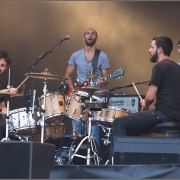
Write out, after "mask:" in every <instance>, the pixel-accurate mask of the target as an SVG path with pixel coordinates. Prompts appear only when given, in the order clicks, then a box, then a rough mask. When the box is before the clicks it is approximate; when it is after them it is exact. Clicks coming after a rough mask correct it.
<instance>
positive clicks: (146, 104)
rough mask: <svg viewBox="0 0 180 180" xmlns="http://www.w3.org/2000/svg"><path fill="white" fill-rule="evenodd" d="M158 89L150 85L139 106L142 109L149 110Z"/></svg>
mask: <svg viewBox="0 0 180 180" xmlns="http://www.w3.org/2000/svg"><path fill="white" fill-rule="evenodd" d="M157 90H158V87H156V86H154V85H150V86H149V88H148V91H147V93H146V96H145V99H142V100H141V101H140V102H141V106H142V108H143V109H149V105H150V104H152V103H153V101H154V100H155V98H156V94H157Z"/></svg>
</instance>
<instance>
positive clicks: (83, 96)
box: [65, 91, 90, 121]
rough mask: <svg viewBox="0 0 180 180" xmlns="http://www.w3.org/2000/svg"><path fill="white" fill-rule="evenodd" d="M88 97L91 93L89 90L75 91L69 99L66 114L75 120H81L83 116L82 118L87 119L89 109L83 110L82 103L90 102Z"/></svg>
mask: <svg viewBox="0 0 180 180" xmlns="http://www.w3.org/2000/svg"><path fill="white" fill-rule="evenodd" d="M88 99H89V94H88V93H87V92H84V91H76V92H73V93H72V94H71V96H70V97H69V98H68V100H67V104H66V112H65V115H67V116H68V117H69V118H72V119H74V120H81V116H82V120H83V121H87V120H88V113H89V109H88V108H85V109H83V111H82V108H81V105H82V103H89V102H90V101H89V100H88Z"/></svg>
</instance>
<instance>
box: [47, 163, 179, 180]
mask: <svg viewBox="0 0 180 180" xmlns="http://www.w3.org/2000/svg"><path fill="white" fill-rule="evenodd" d="M179 178H180V166H179V165H169V164H168V165H166V164H164V165H152V164H151V165H114V166H112V165H107V166H106V165H103V166H95V165H93V166H86V165H83V166H77V165H76V166H64V165H62V166H56V167H55V168H54V169H53V170H51V171H50V179H179Z"/></svg>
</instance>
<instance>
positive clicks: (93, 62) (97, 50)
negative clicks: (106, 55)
mask: <svg viewBox="0 0 180 180" xmlns="http://www.w3.org/2000/svg"><path fill="white" fill-rule="evenodd" d="M100 52H101V51H100V50H99V49H96V51H95V54H94V57H93V59H92V67H93V74H95V72H96V69H97V63H98V59H99V54H100Z"/></svg>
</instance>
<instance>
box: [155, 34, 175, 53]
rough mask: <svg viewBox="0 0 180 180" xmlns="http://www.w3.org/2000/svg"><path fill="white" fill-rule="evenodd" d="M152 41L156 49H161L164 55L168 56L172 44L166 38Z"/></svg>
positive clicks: (159, 37) (160, 37) (161, 37)
mask: <svg viewBox="0 0 180 180" xmlns="http://www.w3.org/2000/svg"><path fill="white" fill-rule="evenodd" d="M153 40H155V41H156V46H157V48H159V47H161V48H162V49H163V51H164V55H166V56H170V55H171V52H172V49H173V42H172V40H171V39H170V38H169V37H167V36H157V37H154V38H153Z"/></svg>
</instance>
